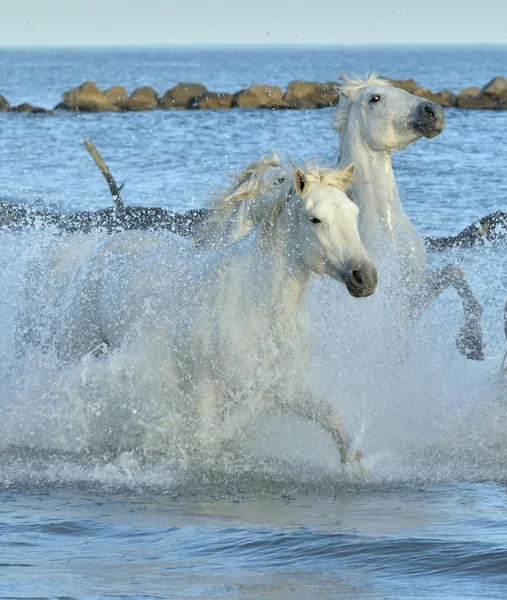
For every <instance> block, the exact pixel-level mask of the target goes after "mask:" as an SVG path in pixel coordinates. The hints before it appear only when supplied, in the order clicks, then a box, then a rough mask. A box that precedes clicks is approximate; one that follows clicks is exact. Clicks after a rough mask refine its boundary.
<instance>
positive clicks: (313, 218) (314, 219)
mask: <svg viewBox="0 0 507 600" xmlns="http://www.w3.org/2000/svg"><path fill="white" fill-rule="evenodd" d="M310 223H313V224H314V225H316V224H317V223H321V220H320V219H317V217H310Z"/></svg>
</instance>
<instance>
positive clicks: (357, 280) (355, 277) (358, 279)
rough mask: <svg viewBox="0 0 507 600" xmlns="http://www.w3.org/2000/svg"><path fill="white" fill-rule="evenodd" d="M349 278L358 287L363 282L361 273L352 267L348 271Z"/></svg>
mask: <svg viewBox="0 0 507 600" xmlns="http://www.w3.org/2000/svg"><path fill="white" fill-rule="evenodd" d="M350 278H351V279H352V281H353V283H354V284H355V285H357V286H359V287H361V286H362V285H363V282H364V278H363V273H362V272H361V271H360V270H359V269H354V270H353V271H352V272H351V273H350Z"/></svg>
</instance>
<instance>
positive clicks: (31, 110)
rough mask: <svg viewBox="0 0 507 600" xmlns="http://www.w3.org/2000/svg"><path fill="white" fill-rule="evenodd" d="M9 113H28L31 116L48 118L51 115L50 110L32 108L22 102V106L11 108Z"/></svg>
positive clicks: (37, 107)
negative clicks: (45, 116) (46, 116)
mask: <svg viewBox="0 0 507 600" xmlns="http://www.w3.org/2000/svg"><path fill="white" fill-rule="evenodd" d="M9 112H14V113H28V114H31V115H48V116H51V115H52V114H53V111H52V110H47V109H46V108H40V107H39V106H32V105H31V104H27V103H26V102H24V103H23V104H19V105H18V106H13V107H11V109H10V111H9Z"/></svg>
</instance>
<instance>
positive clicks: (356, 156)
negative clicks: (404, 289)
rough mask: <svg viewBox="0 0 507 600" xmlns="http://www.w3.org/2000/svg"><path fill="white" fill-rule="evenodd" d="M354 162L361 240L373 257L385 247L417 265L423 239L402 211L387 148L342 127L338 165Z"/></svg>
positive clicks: (422, 257)
mask: <svg viewBox="0 0 507 600" xmlns="http://www.w3.org/2000/svg"><path fill="white" fill-rule="evenodd" d="M350 163H354V165H355V168H354V179H355V180H356V181H357V182H358V183H357V184H355V185H354V187H353V189H352V193H353V197H354V200H355V202H356V203H357V205H358V206H359V233H360V235H361V240H362V241H363V244H364V245H365V247H366V249H367V250H368V254H370V255H371V256H372V257H373V258H374V259H375V258H376V256H375V255H376V254H378V253H379V251H380V252H383V254H384V255H385V250H386V245H387V247H388V248H389V249H390V250H391V251H392V252H393V253H395V254H397V255H398V256H399V257H401V258H404V259H406V260H408V261H409V262H411V263H412V264H413V266H415V263H417V269H420V268H422V267H423V266H424V264H425V263H426V251H425V248H424V241H423V239H422V238H421V236H420V235H419V234H418V233H417V231H416V230H415V228H414V226H413V225H412V223H411V221H410V219H409V218H408V217H407V215H406V214H405V211H404V210H403V206H402V205H401V201H400V197H399V194H398V187H397V185H396V179H395V177H394V171H393V165H392V155H391V153H390V152H384V151H378V150H372V149H371V148H369V147H368V146H367V145H366V144H365V143H364V142H363V140H362V139H361V137H360V136H359V135H356V134H354V133H352V134H350V132H348V131H345V133H342V134H340V160H339V163H338V167H339V168H345V167H346V166H347V165H349V164H350Z"/></svg>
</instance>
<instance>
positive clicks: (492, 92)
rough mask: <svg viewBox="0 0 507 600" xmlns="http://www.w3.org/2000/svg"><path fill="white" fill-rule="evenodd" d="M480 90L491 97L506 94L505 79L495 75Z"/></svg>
mask: <svg viewBox="0 0 507 600" xmlns="http://www.w3.org/2000/svg"><path fill="white" fill-rule="evenodd" d="M481 92H482V93H483V94H485V95H486V96H491V97H492V98H502V97H504V96H507V80H506V79H505V78H504V77H495V78H494V79H492V80H491V81H490V82H489V83H487V84H486V85H485V86H484V87H483V88H482V90H481Z"/></svg>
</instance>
